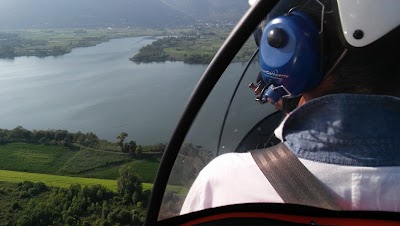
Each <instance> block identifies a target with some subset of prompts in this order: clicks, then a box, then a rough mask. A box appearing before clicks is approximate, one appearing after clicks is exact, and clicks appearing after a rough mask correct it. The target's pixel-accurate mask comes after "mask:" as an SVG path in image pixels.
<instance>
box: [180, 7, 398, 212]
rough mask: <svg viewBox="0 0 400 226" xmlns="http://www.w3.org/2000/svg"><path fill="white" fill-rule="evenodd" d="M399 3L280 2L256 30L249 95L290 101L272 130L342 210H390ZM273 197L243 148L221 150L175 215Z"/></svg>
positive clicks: (394, 180) (276, 198)
mask: <svg viewBox="0 0 400 226" xmlns="http://www.w3.org/2000/svg"><path fill="white" fill-rule="evenodd" d="M399 9H400V1H398V0H382V1H376V0H363V1H349V0H307V1H306V0H303V1H301V0H300V1H299V0H297V1H295V0H290V1H285V0H281V1H280V2H279V3H278V4H277V5H276V6H275V7H274V9H273V10H272V11H271V12H270V13H269V15H268V17H267V20H266V21H265V22H266V26H265V27H263V34H262V37H261V40H260V54H259V61H260V66H261V74H262V79H263V82H262V83H263V84H264V85H263V86H262V87H259V89H258V90H259V92H258V93H257V94H256V95H257V98H258V100H259V101H260V102H263V103H269V104H274V105H276V104H277V103H279V102H280V101H281V100H284V99H287V98H300V101H299V102H298V105H297V107H296V108H295V109H294V110H293V111H291V112H290V113H288V114H287V116H286V118H285V119H284V120H283V121H282V123H281V125H280V126H279V127H278V128H277V129H276V130H275V135H276V136H277V137H278V138H280V140H281V141H282V142H283V143H284V144H285V145H286V146H287V147H288V148H289V150H290V151H291V152H293V153H294V154H295V156H296V157H297V158H298V159H299V160H300V162H301V163H302V164H303V165H304V166H305V167H306V168H307V169H308V170H309V171H310V172H311V173H312V174H313V175H314V176H315V177H316V178H317V179H318V180H319V181H320V182H321V183H322V184H323V186H324V187H326V188H328V191H329V193H330V194H331V195H332V197H334V198H335V200H336V201H337V203H338V205H339V206H340V208H341V209H344V210H378V211H397V212H399V211H400V183H399V181H400V88H399V87H400V73H399V68H400V67H399V60H398V59H399V58H398V57H396V56H397V54H398V53H399V52H400V48H399V46H400V44H399V41H400V33H399V31H400V27H399V24H400V14H399V13H398V10H399ZM260 90H261V91H260ZM284 179H285V178H282V180H284ZM283 202H284V200H283V199H282V197H281V196H280V195H279V194H278V192H277V191H276V189H275V188H274V187H273V186H272V185H271V183H270V182H269V181H268V179H267V178H266V177H265V176H264V174H263V173H262V171H261V170H260V168H259V167H258V165H257V164H256V162H255V160H254V159H253V157H252V155H251V153H250V152H248V153H227V154H222V155H220V156H218V157H217V158H215V159H214V160H212V161H211V162H210V163H209V164H208V165H207V166H206V167H205V168H204V169H203V170H202V171H201V172H200V173H199V175H198V177H197V178H196V180H195V181H194V183H193V184H192V186H191V188H190V190H189V192H188V194H187V197H186V199H185V201H184V204H183V206H182V209H181V214H185V213H189V212H194V211H198V210H202V209H206V208H213V207H218V206H225V205H231V204H239V203H283Z"/></svg>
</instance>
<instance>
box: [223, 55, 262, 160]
mask: <svg viewBox="0 0 400 226" xmlns="http://www.w3.org/2000/svg"><path fill="white" fill-rule="evenodd" d="M258 51H259V48H257V49H256V51H254V53H253V55H252V56H251V58H250V60H249V61H248V62H247V65H246V68H245V69H244V71H243V73H242V75H241V76H240V79H239V81H238V83H237V84H236V87H235V90H234V91H233V93H232V96H231V99H230V101H229V104H228V108H227V109H226V112H225V116H224V120H223V121H222V125H221V131H220V133H219V137H218V145H217V156H218V155H219V149H220V146H221V139H222V134H223V133H224V128H225V122H226V119H227V118H228V113H229V110H230V108H231V105H232V102H233V98H234V97H235V95H236V92H237V90H238V89H239V85H240V83H241V82H242V79H243V77H244V75H245V74H246V72H247V70H248V69H249V66H250V64H251V63H252V62H253V60H254V58H255V57H256V56H257V54H258Z"/></svg>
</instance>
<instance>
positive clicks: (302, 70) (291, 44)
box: [259, 11, 323, 96]
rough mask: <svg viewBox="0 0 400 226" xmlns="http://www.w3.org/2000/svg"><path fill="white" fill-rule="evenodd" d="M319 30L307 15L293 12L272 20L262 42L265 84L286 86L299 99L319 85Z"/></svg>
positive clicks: (262, 64)
mask: <svg viewBox="0 0 400 226" xmlns="http://www.w3.org/2000/svg"><path fill="white" fill-rule="evenodd" d="M320 59H321V56H320V39H319V29H318V28H317V26H316V25H315V23H314V21H312V20H311V18H309V17H308V16H307V15H306V14H305V13H302V12H297V11H295V12H291V13H289V14H285V15H282V16H279V17H277V18H275V19H273V20H271V21H270V22H269V23H268V24H267V25H266V26H265V28H264V31H263V35H262V37H261V42H260V57H259V60H260V66H261V73H262V77H263V80H264V82H265V83H266V84H268V83H269V82H272V83H273V84H274V85H275V86H284V87H285V89H286V90H287V91H288V92H289V94H290V95H291V96H296V95H299V94H302V93H304V92H305V91H308V90H311V89H313V88H315V87H316V86H318V84H319V83H320V81H321V80H322V78H323V74H322V73H321V68H320V65H321V64H320Z"/></svg>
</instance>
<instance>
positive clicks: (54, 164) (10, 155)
mask: <svg viewBox="0 0 400 226" xmlns="http://www.w3.org/2000/svg"><path fill="white" fill-rule="evenodd" d="M74 154H76V151H73V150H70V149H69V148H65V147H59V146H45V145H34V144H26V143H10V144H5V145H1V146H0V155H1V158H0V169H6V170H15V171H24V172H36V173H48V172H51V173H52V174H59V173H60V172H59V171H60V168H61V167H62V165H63V164H64V163H65V162H67V161H68V159H70V158H71V157H73V156H74Z"/></svg>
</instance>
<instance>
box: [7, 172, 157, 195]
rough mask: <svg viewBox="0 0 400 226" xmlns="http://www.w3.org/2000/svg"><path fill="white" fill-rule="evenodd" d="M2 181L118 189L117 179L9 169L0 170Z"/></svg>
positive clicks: (63, 186)
mask: <svg viewBox="0 0 400 226" xmlns="http://www.w3.org/2000/svg"><path fill="white" fill-rule="evenodd" d="M0 181H5V182H10V183H19V182H23V181H32V182H35V183H36V182H43V183H45V184H46V185H48V186H54V187H62V188H67V187H69V186H70V185H71V184H80V185H82V186H85V185H86V186H87V185H95V184H101V185H103V186H104V187H106V188H108V189H110V190H112V191H116V190H117V181H116V180H105V179H96V178H83V177H68V176H59V175H50V174H39V173H26V172H16V171H8V170H0ZM144 187H146V188H148V187H151V184H149V185H144Z"/></svg>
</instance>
